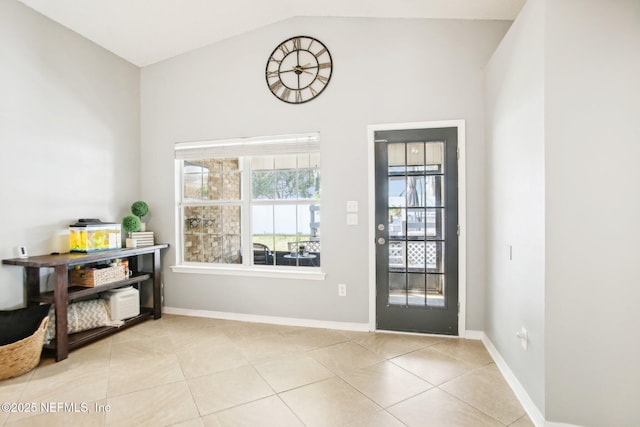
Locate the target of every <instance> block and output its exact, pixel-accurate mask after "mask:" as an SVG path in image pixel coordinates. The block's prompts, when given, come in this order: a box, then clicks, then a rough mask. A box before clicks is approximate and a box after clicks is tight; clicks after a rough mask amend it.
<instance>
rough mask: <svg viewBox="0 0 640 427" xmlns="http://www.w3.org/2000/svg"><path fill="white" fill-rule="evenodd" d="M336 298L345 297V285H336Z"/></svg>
mask: <svg viewBox="0 0 640 427" xmlns="http://www.w3.org/2000/svg"><path fill="white" fill-rule="evenodd" d="M338 296H339V297H346V296H347V285H346V284H344V283H340V284H338Z"/></svg>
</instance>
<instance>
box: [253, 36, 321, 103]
mask: <svg viewBox="0 0 640 427" xmlns="http://www.w3.org/2000/svg"><path fill="white" fill-rule="evenodd" d="M332 69H333V63H332V61H331V54H330V53H329V50H328V49H327V47H326V46H325V45H324V44H322V42H320V41H319V40H317V39H314V38H313V37H308V36H296V37H291V38H290V39H287V40H285V41H283V42H282V43H280V44H279V45H278V46H277V47H276V48H275V49H274V50H273V52H272V53H271V55H270V56H269V59H268V60H267V67H266V71H265V76H266V78H267V85H268V86H269V89H270V90H271V93H273V94H274V95H275V96H276V97H277V98H278V99H280V100H281V101H284V102H288V103H289V104H302V103H304V102H308V101H311V100H312V99H315V98H316V97H317V96H318V95H320V94H321V93H322V91H323V90H325V88H326V87H327V85H328V84H329V80H331V72H332Z"/></svg>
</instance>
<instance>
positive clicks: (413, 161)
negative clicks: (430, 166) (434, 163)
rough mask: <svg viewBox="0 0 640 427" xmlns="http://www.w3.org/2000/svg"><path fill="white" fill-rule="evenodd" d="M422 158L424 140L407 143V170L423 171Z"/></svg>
mask: <svg viewBox="0 0 640 427" xmlns="http://www.w3.org/2000/svg"><path fill="white" fill-rule="evenodd" d="M424 160H425V159H424V142H411V143H409V144H407V172H423V171H424V166H425V164H424Z"/></svg>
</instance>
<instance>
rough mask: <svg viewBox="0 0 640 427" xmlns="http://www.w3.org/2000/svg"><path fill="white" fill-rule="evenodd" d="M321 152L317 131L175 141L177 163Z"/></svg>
mask: <svg viewBox="0 0 640 427" xmlns="http://www.w3.org/2000/svg"><path fill="white" fill-rule="evenodd" d="M319 150H320V134H319V133H318V132H312V133H304V134H291V135H277V136H269V137H253V138H236V139H222V140H212V141H194V142H177V143H176V144H175V158H176V160H197V159H215V158H228V157H242V156H265V155H276V154H280V155H281V154H299V153H308V152H312V151H319Z"/></svg>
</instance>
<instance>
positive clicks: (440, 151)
mask: <svg viewBox="0 0 640 427" xmlns="http://www.w3.org/2000/svg"><path fill="white" fill-rule="evenodd" d="M425 152H426V153H425V154H426V163H427V166H426V171H427V172H428V173H444V162H443V160H444V142H428V143H427V144H426V148H425Z"/></svg>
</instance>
